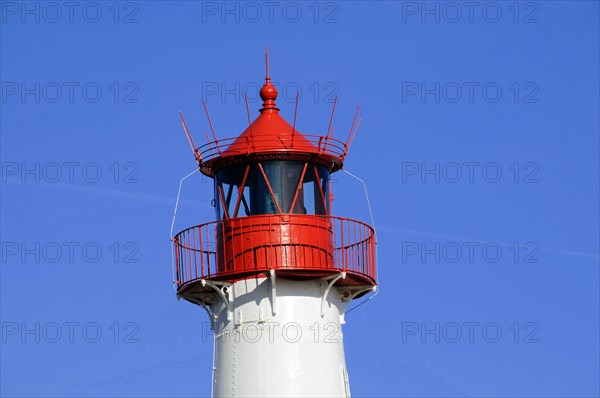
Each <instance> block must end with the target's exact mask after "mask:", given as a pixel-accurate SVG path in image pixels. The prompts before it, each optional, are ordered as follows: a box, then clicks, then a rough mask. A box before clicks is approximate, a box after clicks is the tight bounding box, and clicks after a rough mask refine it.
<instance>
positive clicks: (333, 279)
mask: <svg viewBox="0 0 600 398" xmlns="http://www.w3.org/2000/svg"><path fill="white" fill-rule="evenodd" d="M329 279H331V282H329V284H328V285H327V288H326V289H325V293H323V296H322V297H321V318H323V317H325V300H327V297H328V296H329V291H330V290H331V287H332V286H333V284H334V283H336V282H337V281H338V280H340V279H346V272H340V273H339V274H337V275H332V276H328V277H327V278H323V279H322V280H323V281H327V280H329Z"/></svg>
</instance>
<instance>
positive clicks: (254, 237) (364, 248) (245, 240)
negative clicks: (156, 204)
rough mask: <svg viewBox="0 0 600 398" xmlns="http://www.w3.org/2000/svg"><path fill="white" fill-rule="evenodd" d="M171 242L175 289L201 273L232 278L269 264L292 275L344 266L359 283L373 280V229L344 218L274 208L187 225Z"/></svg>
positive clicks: (321, 272) (202, 276) (268, 267)
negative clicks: (269, 212)
mask: <svg viewBox="0 0 600 398" xmlns="http://www.w3.org/2000/svg"><path fill="white" fill-rule="evenodd" d="M173 243H174V246H175V264H174V267H175V278H176V280H175V281H174V283H175V284H176V287H177V289H178V290H179V288H180V287H181V286H183V285H186V284H188V283H190V282H194V281H200V280H202V279H211V278H217V279H220V280H228V279H230V280H235V279H238V278H242V277H245V276H251V275H255V274H258V273H262V272H267V271H269V270H271V269H274V270H275V271H285V273H287V274H288V275H293V276H296V277H310V276H311V275H313V276H314V275H324V274H327V273H336V272H342V271H343V272H346V273H347V274H350V275H351V276H355V277H356V280H359V281H361V282H363V284H364V283H367V284H375V283H376V266H375V233H374V230H373V228H372V227H371V226H369V225H367V224H365V223H362V222H360V221H356V220H352V219H347V218H341V217H335V216H312V215H311V216H307V215H295V214H273V215H259V216H250V217H240V218H234V219H229V220H219V221H213V222H209V223H205V224H201V225H196V226H194V227H190V228H187V229H185V230H183V231H181V232H179V233H178V234H177V235H176V236H175V237H174V238H173ZM359 284H360V283H359Z"/></svg>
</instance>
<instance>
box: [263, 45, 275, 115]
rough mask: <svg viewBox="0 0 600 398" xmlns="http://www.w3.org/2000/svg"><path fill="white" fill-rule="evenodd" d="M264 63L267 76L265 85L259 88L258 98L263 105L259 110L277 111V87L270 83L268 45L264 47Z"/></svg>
mask: <svg viewBox="0 0 600 398" xmlns="http://www.w3.org/2000/svg"><path fill="white" fill-rule="evenodd" d="M265 63H266V69H267V77H266V78H265V85H264V86H263V87H262V88H261V89H260V98H261V99H262V100H263V107H262V109H261V110H260V112H261V113H262V112H263V111H265V110H275V111H279V108H277V106H276V105H275V100H276V99H277V89H276V88H275V86H274V85H273V84H271V76H270V75H269V47H266V53H265Z"/></svg>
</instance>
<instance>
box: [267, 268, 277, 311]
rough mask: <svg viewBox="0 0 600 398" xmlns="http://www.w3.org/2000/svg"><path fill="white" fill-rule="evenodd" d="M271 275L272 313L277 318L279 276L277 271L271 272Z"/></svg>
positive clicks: (272, 270)
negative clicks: (276, 273)
mask: <svg viewBox="0 0 600 398" xmlns="http://www.w3.org/2000/svg"><path fill="white" fill-rule="evenodd" d="M269 275H270V276H271V312H272V313H273V316H275V315H277V276H276V275H275V270H274V269H271V270H269Z"/></svg>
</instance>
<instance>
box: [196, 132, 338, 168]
mask: <svg viewBox="0 0 600 398" xmlns="http://www.w3.org/2000/svg"><path fill="white" fill-rule="evenodd" d="M302 137H303V138H304V139H305V140H303V141H299V140H296V141H294V140H293V139H291V138H290V137H289V136H286V137H284V138H281V137H279V136H277V135H269V136H257V137H246V140H245V142H242V144H243V146H239V145H237V144H236V152H238V151H239V152H242V151H243V149H245V151H246V152H247V153H254V152H255V148H260V151H261V152H264V151H274V152H277V151H281V150H282V144H283V146H284V147H285V150H290V151H291V150H298V151H302V150H303V149H306V148H304V147H303V146H305V145H306V144H305V143H306V141H308V142H310V144H311V145H313V146H314V148H315V149H317V150H318V151H319V153H321V154H324V155H329V156H332V157H335V158H338V159H340V160H341V161H343V160H344V158H345V157H346V154H347V153H348V145H347V144H346V143H345V142H342V141H340V140H337V139H335V138H332V137H327V136H318V135H311V134H302ZM238 138H239V137H232V138H223V139H221V140H217V141H213V142H209V143H207V144H204V145H202V146H200V147H198V148H197V150H196V153H197V155H196V156H199V157H200V158H201V159H202V162H208V161H211V160H213V159H215V158H217V157H219V156H221V154H222V153H223V152H225V151H226V150H227V149H228V148H229V146H230V145H231V144H233V143H234V142H235V141H236V140H238Z"/></svg>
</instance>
